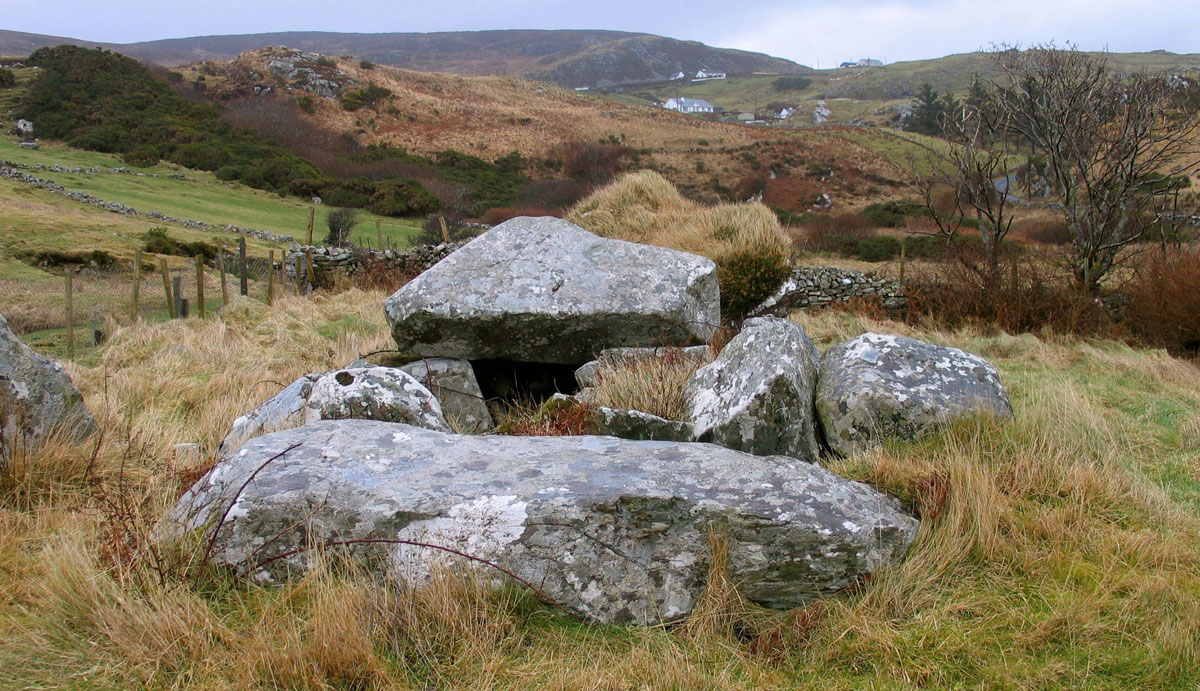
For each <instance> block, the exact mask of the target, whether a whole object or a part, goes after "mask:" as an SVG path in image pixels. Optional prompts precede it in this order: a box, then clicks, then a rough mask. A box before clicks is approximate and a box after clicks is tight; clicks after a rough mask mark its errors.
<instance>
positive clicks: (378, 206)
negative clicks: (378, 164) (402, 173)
mask: <svg viewBox="0 0 1200 691" xmlns="http://www.w3.org/2000/svg"><path fill="white" fill-rule="evenodd" d="M367 208H368V209H369V210H370V211H371V213H375V214H379V215H380V216H423V215H425V214H428V213H432V212H434V211H437V208H438V200H437V198H436V197H434V196H433V195H432V194H430V193H429V192H428V191H426V190H425V188H424V187H422V186H421V183H419V182H417V181H416V180H386V181H384V182H380V183H377V184H376V185H375V193H374V194H372V195H371V201H370V204H369V205H368V207H367Z"/></svg>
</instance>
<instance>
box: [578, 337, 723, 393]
mask: <svg viewBox="0 0 1200 691" xmlns="http://www.w3.org/2000/svg"><path fill="white" fill-rule="evenodd" d="M652 357H675V358H679V359H680V360H690V361H693V362H695V363H696V364H697V365H701V364H704V363H707V362H710V361H711V360H712V349H711V348H709V347H708V346H706V345H702V346H687V347H685V348H672V347H657V348H649V347H646V348H638V347H625V348H605V349H604V350H602V351H600V353H599V354H598V355H596V359H595V360H592V361H590V362H585V363H584V364H582V365H580V367H579V369H577V370H575V381H576V382H577V383H578V384H579V386H580V387H582V388H588V387H592V386H595V385H596V383H597V381H598V378H597V377H598V375H599V373H600V366H601V365H604V364H622V363H630V362H636V361H637V360H641V359H644V358H652Z"/></svg>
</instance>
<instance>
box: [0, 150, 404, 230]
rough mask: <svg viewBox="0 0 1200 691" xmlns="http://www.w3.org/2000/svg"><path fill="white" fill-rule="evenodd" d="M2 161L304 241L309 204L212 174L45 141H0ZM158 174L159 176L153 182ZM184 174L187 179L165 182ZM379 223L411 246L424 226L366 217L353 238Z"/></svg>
mask: <svg viewBox="0 0 1200 691" xmlns="http://www.w3.org/2000/svg"><path fill="white" fill-rule="evenodd" d="M0 159H3V160H8V161H14V162H16V163H22V164H25V165H36V164H39V163H40V164H42V165H43V166H47V167H48V166H53V165H60V166H65V167H71V168H83V169H85V170H86V169H87V168H92V167H100V168H102V169H104V170H105V172H101V173H96V174H92V175H88V174H84V173H56V172H50V171H37V170H29V171H26V172H28V173H30V174H33V175H37V176H38V177H41V178H48V179H50V180H53V181H55V182H57V183H58V184H60V185H62V186H63V187H66V188H68V189H77V190H83V191H84V192H87V193H88V194H91V195H93V196H95V197H98V198H100V199H103V200H105V201H112V202H121V203H122V204H127V205H129V206H132V207H133V208H135V209H137V210H139V211H142V212H145V211H158V212H161V213H164V214H167V215H168V216H173V217H175V218H186V219H192V220H196V221H204V222H205V223H209V224H212V225H216V226H221V225H226V224H232V225H238V226H245V227H249V228H255V229H258V230H266V231H270V232H272V233H280V234H283V235H290V236H292V237H294V238H296V239H297V240H299V241H300V242H303V241H304V239H305V238H304V235H305V228H306V225H307V220H308V209H309V208H310V207H311V206H312V205H311V204H308V203H305V202H304V201H302V200H300V199H296V198H294V197H280V196H278V195H275V194H271V193H269V192H264V191H262V190H256V189H253V188H250V187H246V186H245V185H239V184H237V183H232V182H222V181H220V180H218V179H216V177H214V176H213V174H212V173H207V172H204V171H197V170H189V169H186V168H181V167H179V166H176V165H174V164H169V163H160V164H159V165H157V166H154V167H151V168H135V167H131V166H124V164H123V163H122V162H121V159H120V157H118V156H113V155H110V154H101V153H95V152H91V151H80V150H78V149H71V148H68V147H66V146H64V145H62V144H58V143H55V142H43V143H42V147H41V149H39V150H37V151H32V150H29V149H22V148H20V147H19V146H17V142H16V140H15V139H13V138H9V137H4V138H0ZM122 166H124V167H127V168H129V169H130V170H132V171H134V172H135V173H142V175H141V176H139V175H136V174H132V175H130V174H117V173H109V172H107V170H109V169H111V168H118V167H122ZM153 174H158V175H159V176H160V177H157V178H155V177H151V175H153ZM171 174H177V175H179V174H182V175H185V176H186V177H187V179H183V180H181V179H178V178H170V177H166V176H168V175H171ZM323 220H324V210H323V209H321V208H320V207H318V208H317V215H316V223H315V227H316V230H315V231H314V240H315V241H317V242H320V240H321V237H323V236H324V234H325V232H327V231H326V229H325V228H324V222H323ZM376 220H378V221H379V222H380V226H381V230H382V233H383V235H384V238H385V241H387V240H390V241H391V243H392V244H393V245H397V246H402V247H403V246H407V245H408V244H409V239H410V238H411V237H412V235H413V234H414V233H415V232H416V231H417V229H418V228H419V226H420V221H419V220H414V219H397V218H388V217H386V216H376V215H374V214H370V213H366V212H364V213H363V215H362V221H361V222H360V223H359V224H358V225H357V226H356V227H355V230H354V233H353V234H352V235H353V237H355V238H358V237H369V238H371V239H372V244H373V245H374V244H375V243H376V240H375V221H376Z"/></svg>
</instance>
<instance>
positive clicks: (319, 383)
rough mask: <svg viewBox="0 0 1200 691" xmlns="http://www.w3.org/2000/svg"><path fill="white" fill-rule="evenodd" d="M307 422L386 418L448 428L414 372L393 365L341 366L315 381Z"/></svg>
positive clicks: (309, 396) (440, 428)
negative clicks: (410, 372) (415, 377)
mask: <svg viewBox="0 0 1200 691" xmlns="http://www.w3.org/2000/svg"><path fill="white" fill-rule="evenodd" d="M304 418H305V421H306V422H316V421H317V420H349V419H354V420H383V421H386V422H403V423H406V424H410V425H416V426H418V427H425V428H427V429H433V430H438V431H441V432H449V431H450V427H449V426H448V425H447V424H446V419H445V417H443V415H442V406H441V404H440V403H438V400H437V398H435V397H434V395H433V393H431V392H430V391H429V389H427V388H425V386H424V385H422V384H421V382H419V381H417V380H416V379H414V378H413V376H412V375H411V374H409V373H408V372H405V371H403V370H400V369H396V368H394V367H358V368H348V369H340V370H337V371H335V372H329V373H327V374H324V375H322V376H321V377H320V378H319V379H317V380H316V381H315V382H313V385H312V391H311V392H310V393H309V395H308V405H306V406H305V412H304Z"/></svg>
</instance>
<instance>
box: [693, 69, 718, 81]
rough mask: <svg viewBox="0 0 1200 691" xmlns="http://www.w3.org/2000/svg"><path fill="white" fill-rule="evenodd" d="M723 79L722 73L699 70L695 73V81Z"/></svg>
mask: <svg viewBox="0 0 1200 691" xmlns="http://www.w3.org/2000/svg"><path fill="white" fill-rule="evenodd" d="M724 78H725V73H724V72H709V71H707V70H700V71H699V72H697V73H696V79H724Z"/></svg>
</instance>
